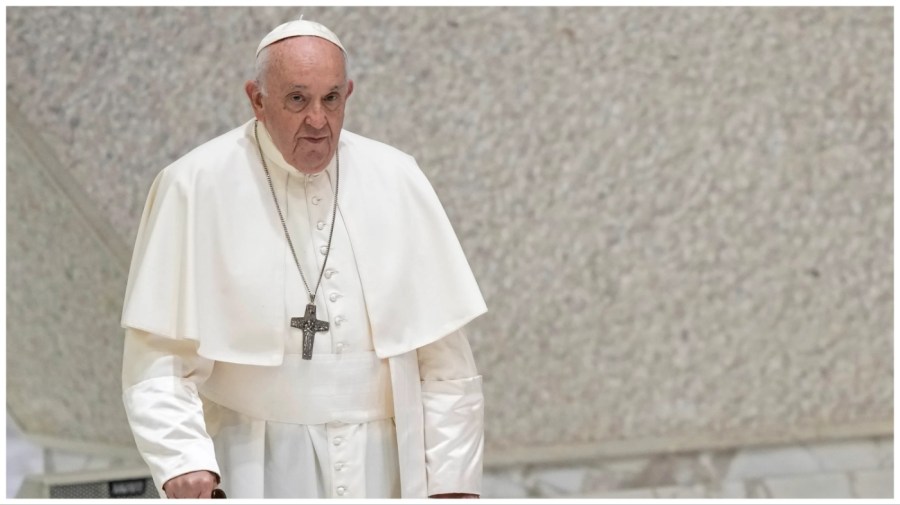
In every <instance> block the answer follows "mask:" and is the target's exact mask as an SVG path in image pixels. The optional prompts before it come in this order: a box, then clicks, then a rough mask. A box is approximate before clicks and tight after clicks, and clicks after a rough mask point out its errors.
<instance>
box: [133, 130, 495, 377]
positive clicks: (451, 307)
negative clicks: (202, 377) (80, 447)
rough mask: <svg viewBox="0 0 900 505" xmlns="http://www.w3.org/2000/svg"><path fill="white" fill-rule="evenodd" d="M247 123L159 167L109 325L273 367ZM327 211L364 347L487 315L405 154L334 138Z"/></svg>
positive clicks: (265, 249) (270, 294) (265, 219)
mask: <svg viewBox="0 0 900 505" xmlns="http://www.w3.org/2000/svg"><path fill="white" fill-rule="evenodd" d="M252 125H253V121H252V120H251V121H250V122H248V123H246V124H244V125H242V126H241V127H239V128H236V129H235V130H232V131H230V132H228V133H226V134H224V135H222V136H220V137H217V138H215V139H213V140H211V141H209V142H207V143H205V144H203V145H201V146H200V147H198V148H196V149H194V150H193V151H191V152H190V153H188V154H187V155H185V156H184V157H182V158H181V159H179V160H178V161H176V162H174V163H173V164H171V165H169V166H168V167H166V168H165V169H163V170H162V171H161V172H160V173H159V175H158V176H157V177H156V180H155V181H154V182H153V185H152V187H151V188H150V193H149V196H148V197H147V203H146V205H145V207H144V212H143V215H142V217H141V223H140V226H139V228H138V235H137V240H136V242H135V247H134V254H133V257H132V261H131V268H130V271H129V276H128V286H127V288H126V293H125V303H124V307H123V310H122V326H123V327H131V328H136V329H140V330H144V331H148V332H151V333H155V334H158V335H162V336H166V337H170V338H187V339H192V340H196V341H198V342H199V348H198V353H199V354H200V355H201V356H204V357H206V358H209V359H213V360H218V361H230V362H235V363H245V364H255V365H278V364H281V362H282V360H283V357H284V342H285V340H286V338H287V335H288V332H289V331H290V329H289V325H288V322H287V321H284V320H283V319H284V318H283V314H284V313H285V311H284V298H283V296H280V294H281V293H283V292H284V289H283V286H284V282H285V281H286V280H285V279H284V278H282V277H281V275H282V274H283V272H282V271H280V270H279V268H277V267H279V266H280V265H281V258H282V256H281V255H282V254H283V252H284V247H285V244H284V235H283V234H282V231H281V224H280V223H279V221H278V217H277V214H276V212H275V208H274V204H273V203H272V200H271V197H270V196H269V193H268V191H269V188H268V186H267V182H266V179H265V175H264V173H263V169H262V166H261V164H260V162H259V157H258V154H257V151H256V149H257V147H256V143H255V141H254V139H253V133H252ZM339 148H340V150H341V191H340V195H339V197H338V202H339V203H338V204H339V206H340V210H341V213H342V215H343V217H344V222H345V224H346V227H347V233H348V235H349V237H350V242H351V244H352V247H353V250H354V252H355V257H356V261H357V267H358V270H359V275H360V280H361V282H362V288H363V295H364V296H365V299H366V306H367V308H368V311H369V320H370V323H371V326H372V337H373V343H374V347H375V352H376V353H377V354H378V356H380V357H390V356H396V355H399V354H402V353H404V352H408V351H411V350H413V349H416V348H418V347H421V346H423V345H427V344H429V343H431V342H434V341H436V340H438V339H440V338H441V337H443V336H445V335H447V334H449V333H452V332H453V331H455V330H457V329H459V328H460V327H462V326H463V325H465V324H466V323H468V322H469V321H471V320H472V319H474V318H476V317H478V316H479V315H481V314H483V313H484V312H486V311H487V307H486V306H485V303H484V299H483V297H482V295H481V292H480V290H479V289H478V284H477V283H476V281H475V278H474V276H473V274H472V271H471V269H470V267H469V264H468V262H467V261H466V258H465V255H464V253H463V250H462V247H461V246H460V244H459V241H458V239H457V237H456V234H455V233H454V232H453V228H452V226H451V224H450V221H449V219H448V218H447V215H446V213H445V212H444V209H443V207H442V206H441V204H440V202H439V200H438V198H437V195H436V194H435V192H434V190H433V189H432V187H431V185H430V184H429V183H428V181H427V179H426V178H425V175H424V174H423V173H422V171H421V170H420V169H419V167H418V165H417V164H416V162H415V160H414V159H413V158H412V157H411V156H409V155H407V154H405V153H403V152H401V151H399V150H397V149H394V148H392V147H390V146H387V145H385V144H381V143H379V142H376V141H374V140H370V139H367V138H365V137H362V136H359V135H356V134H353V133H351V132H348V131H342V132H341V137H340V145H339Z"/></svg>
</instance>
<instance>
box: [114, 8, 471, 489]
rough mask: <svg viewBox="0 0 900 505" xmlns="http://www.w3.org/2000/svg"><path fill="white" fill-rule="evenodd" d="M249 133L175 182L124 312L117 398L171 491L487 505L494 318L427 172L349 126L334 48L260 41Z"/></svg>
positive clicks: (143, 249) (157, 202)
mask: <svg viewBox="0 0 900 505" xmlns="http://www.w3.org/2000/svg"><path fill="white" fill-rule="evenodd" d="M245 91H246V93H247V97H248V98H249V99H250V105H251V106H252V108H253V113H254V115H255V119H252V120H250V121H249V122H247V123H245V124H244V125H242V126H240V127H238V128H237V129H235V130H232V131H230V132H228V133H226V134H224V135H222V136H220V137H218V138H215V139H213V140H211V141H209V142H207V143H205V144H203V145H201V146H200V147H198V148H196V149H194V150H193V151H191V152H190V153H189V154H187V155H186V156H184V157H182V158H181V159H179V160H177V161H176V162H174V163H173V164H171V165H170V166H168V167H166V168H165V169H164V170H162V172H160V174H159V175H158V176H157V178H156V180H155V181H154V183H153V186H152V187H151V189H150V194H149V196H148V198H147V204H146V206H145V208H144V213H143V217H142V218H141V224H140V228H139V231H138V236H137V240H136V244H135V248H134V256H133V259H132V264H131V270H130V273H129V279H128V287H127V290H126V294H125V306H124V309H123V316H122V326H123V327H124V328H125V329H126V332H125V338H126V341H125V354H124V360H123V373H122V376H123V391H124V393H123V398H124V403H125V407H126V412H127V415H128V420H129V423H130V424H131V427H132V431H133V432H134V436H135V441H136V442H137V446H138V449H139V450H140V452H141V454H142V456H143V457H144V459H145V461H146V462H147V464H148V465H149V467H150V470H151V473H152V475H153V478H154V481H155V482H156V485H157V487H158V488H159V491H160V492H161V493H165V495H166V496H168V497H172V498H207V497H210V494H211V493H212V492H213V491H214V489H215V488H216V486H219V487H220V488H221V489H222V490H223V491H225V492H226V493H227V494H228V496H229V497H235V498H321V497H341V498H360V497H384V498H388V497H425V496H432V497H477V496H478V494H479V493H480V486H481V462H482V452H483V445H484V442H483V423H484V421H483V417H484V416H483V409H484V406H483V404H484V400H483V395H482V392H481V376H480V375H478V372H477V370H476V368H475V363H474V359H473V357H472V353H471V350H470V348H469V344H468V341H467V340H466V337H465V336H464V335H463V333H462V327H463V326H464V325H465V324H466V323H468V322H469V321H471V320H472V319H474V318H475V317H477V316H479V315H480V314H482V313H484V312H485V311H486V310H487V309H486V307H485V304H484V300H483V298H482V296H481V293H480V291H479V289H478V286H477V284H476V282H475V279H474V277H473V275H472V272H471V270H470V268H469V265H468V263H467V261H466V259H465V256H464V255H463V252H462V249H461V247H460V245H459V242H458V240H457V238H456V236H455V234H454V232H453V229H452V228H451V226H450V223H449V221H448V219H447V216H446V214H445V213H444V211H443V208H442V207H441V206H440V203H439V201H438V199H437V196H436V195H435V193H434V191H433V190H432V188H431V186H430V185H429V184H428V182H427V180H426V179H425V177H424V175H423V174H422V172H421V171H420V169H419V168H418V166H417V165H416V162H415V160H414V159H413V158H412V157H410V156H408V155H406V154H404V153H402V152H401V151H399V150H397V149H394V148H392V147H389V146H387V145H384V144H381V143H379V142H376V141H374V140H370V139H367V138H364V137H361V136H359V135H356V134H353V133H351V132H348V131H343V130H342V129H341V127H342V124H343V120H344V108H345V106H346V103H347V100H348V99H349V98H350V96H351V94H352V93H353V81H351V80H349V79H348V76H347V54H346V51H345V50H344V47H343V45H342V44H341V42H340V41H339V40H338V38H337V36H335V34H334V33H332V32H331V31H330V30H329V29H327V28H325V27H324V26H322V25H320V24H318V23H314V22H311V21H303V20H298V21H293V22H290V23H285V24H284V25H281V26H279V27H278V28H276V29H275V30H273V31H272V32H271V33H269V34H268V35H267V36H266V37H265V38H264V39H263V40H262V42H261V43H260V45H259V48H258V50H257V76H256V79H255V80H251V81H249V82H247V84H246V86H245Z"/></svg>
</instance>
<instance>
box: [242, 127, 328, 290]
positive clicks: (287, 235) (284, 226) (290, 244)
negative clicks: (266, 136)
mask: <svg viewBox="0 0 900 505" xmlns="http://www.w3.org/2000/svg"><path fill="white" fill-rule="evenodd" d="M258 129H259V121H258V120H257V121H256V122H254V123H253V136H254V137H256V147H257V148H258V149H259V159H260V161H262V166H263V170H265V171H266V180H267V181H269V190H270V191H271V192H272V200H273V201H274V202H275V210H277V211H278V218H279V219H280V220H281V228H282V229H283V230H284V238H286V239H287V243H288V247H290V248H291V255H292V256H293V257H294V264H295V265H297V270H298V271H299V272H300V278H301V279H303V285H304V286H306V292H307V294H309V303H311V304H315V303H316V294H317V293H318V292H319V286H320V285H321V284H322V275H323V274H324V273H325V265H327V264H328V256H329V255H330V254H331V238H332V237H333V236H334V222H335V218H336V217H337V205H338V188H339V187H340V183H341V153H340V149H336V150H335V152H334V155H335V158H336V161H337V167H336V169H335V178H334V205H332V210H331V230H330V231H329V232H328V245H327V246H326V249H325V261H323V262H322V270H320V271H319V280H318V281H316V289H315V290H310V289H309V283H308V282H306V276H305V275H303V269H302V268H300V261H299V260H298V259H297V251H295V250H294V242H293V241H292V240H291V234H290V233H288V228H287V223H286V222H285V220H284V214H282V213H281V206H280V205H278V197H277V196H275V186H273V185H272V176H271V175H270V174H269V166H268V165H267V164H266V157H265V156H264V155H263V152H262V144H260V142H259V131H258Z"/></svg>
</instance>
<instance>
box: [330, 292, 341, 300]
mask: <svg viewBox="0 0 900 505" xmlns="http://www.w3.org/2000/svg"><path fill="white" fill-rule="evenodd" d="M340 296H341V295H339V294H337V293H331V294H330V295H328V299H329V300H331V301H333V302H336V301H337V299H338V298H340Z"/></svg>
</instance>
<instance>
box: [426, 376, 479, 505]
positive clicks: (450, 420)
mask: <svg viewBox="0 0 900 505" xmlns="http://www.w3.org/2000/svg"><path fill="white" fill-rule="evenodd" d="M422 404H423V406H424V412H425V468H426V472H427V476H428V495H429V496H431V495H435V494H441V493H471V494H478V495H480V494H481V472H482V461H483V457H484V395H483V393H482V390H481V376H480V375H478V376H475V377H470V378H466V379H456V380H443V381H423V382H422Z"/></svg>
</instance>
